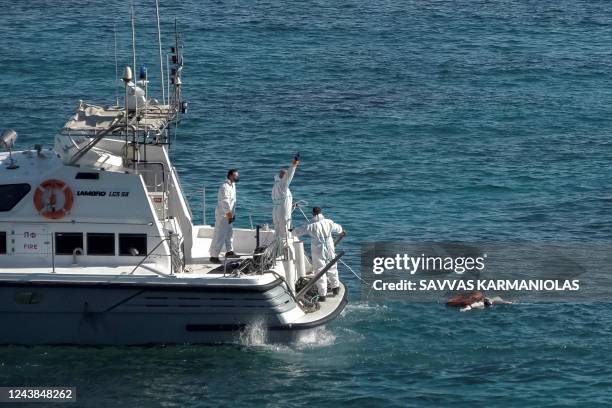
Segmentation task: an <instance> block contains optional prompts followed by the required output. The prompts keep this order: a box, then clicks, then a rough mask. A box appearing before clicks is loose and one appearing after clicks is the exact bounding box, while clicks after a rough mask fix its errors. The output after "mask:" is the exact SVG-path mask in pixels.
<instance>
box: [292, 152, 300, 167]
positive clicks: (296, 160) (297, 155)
mask: <svg viewBox="0 0 612 408" xmlns="http://www.w3.org/2000/svg"><path fill="white" fill-rule="evenodd" d="M298 164H300V153H299V152H298V153H296V154H295V156H294V157H293V165H294V166H297V165H298Z"/></svg>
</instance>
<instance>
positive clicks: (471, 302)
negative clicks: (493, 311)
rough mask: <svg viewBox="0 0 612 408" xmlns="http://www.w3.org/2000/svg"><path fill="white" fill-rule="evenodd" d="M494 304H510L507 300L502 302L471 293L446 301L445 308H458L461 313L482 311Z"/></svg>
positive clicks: (499, 299)
mask: <svg viewBox="0 0 612 408" xmlns="http://www.w3.org/2000/svg"><path fill="white" fill-rule="evenodd" d="M495 303H497V304H511V303H512V302H510V301H509V300H504V299H502V298H501V297H499V296H491V297H488V296H485V295H484V294H483V293H482V292H480V291H476V292H471V293H464V294H462V295H456V296H453V297H452V298H450V299H448V302H446V306H450V307H460V308H461V311H462V312H467V311H469V310H473V309H484V308H486V307H491V306H493V305H494V304H495Z"/></svg>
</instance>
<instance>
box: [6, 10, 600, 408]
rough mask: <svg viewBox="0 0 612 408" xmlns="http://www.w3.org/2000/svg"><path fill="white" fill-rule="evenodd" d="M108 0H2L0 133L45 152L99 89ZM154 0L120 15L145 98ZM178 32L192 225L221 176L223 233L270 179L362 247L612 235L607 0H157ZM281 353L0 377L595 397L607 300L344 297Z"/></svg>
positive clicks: (62, 357) (71, 354)
mask: <svg viewBox="0 0 612 408" xmlns="http://www.w3.org/2000/svg"><path fill="white" fill-rule="evenodd" d="M126 4H127V3H126V2H82V1H81V2H76V1H68V0H63V1H58V2H46V1H42V0H32V1H30V2H16V1H5V0H0V6H1V8H2V13H1V14H0V38H2V40H1V41H2V47H0V58H1V60H2V69H1V70H0V113H1V117H2V124H1V126H2V127H3V128H4V127H12V128H14V129H16V130H17V131H18V132H19V135H20V139H19V142H18V143H19V144H20V146H22V147H26V146H31V145H33V144H34V143H40V142H43V143H46V144H51V143H52V137H53V135H54V134H55V132H56V131H57V130H58V129H59V128H60V127H61V126H62V124H63V123H64V122H65V121H66V119H67V117H68V115H69V114H70V113H71V112H72V110H73V109H74V107H75V106H76V104H77V101H78V100H79V99H85V100H90V101H92V100H93V101H99V102H101V103H105V102H106V103H110V102H111V101H112V100H113V99H114V96H115V92H116V91H115V88H114V86H113V84H114V76H115V65H114V60H113V27H114V26H115V25H116V27H117V35H118V41H119V45H120V49H119V65H120V67H121V66H124V65H126V64H127V63H129V62H130V61H131V54H130V51H131V50H130V42H129V38H130V33H129V15H128V14H129V10H128V9H127V7H128V6H126ZM153 4H154V2H153V1H147V2H144V1H142V0H138V1H136V2H135V8H136V11H137V15H138V18H137V30H138V37H137V43H138V65H140V64H145V65H147V66H148V67H149V70H150V76H151V79H152V82H153V85H152V87H153V89H154V90H155V89H156V87H157V85H156V84H157V82H158V76H157V72H156V67H157V65H158V62H157V60H156V57H155V56H156V52H157V51H156V42H155V41H156V37H155V32H154V21H155V20H154V7H153ZM162 16H163V18H164V20H165V23H164V24H163V31H164V40H165V42H166V43H167V44H169V43H170V41H171V40H172V35H171V33H172V25H173V19H174V17H175V16H176V17H177V18H178V24H179V27H180V29H181V31H182V32H183V35H184V40H185V45H186V49H185V53H186V67H185V71H184V83H185V95H186V98H187V99H188V100H189V101H190V102H191V105H190V111H189V114H188V115H187V116H186V117H185V121H184V122H183V124H182V127H181V128H180V129H179V133H178V136H177V140H176V144H175V148H174V150H173V156H174V159H175V163H176V166H177V167H178V169H179V172H180V174H181V177H182V180H183V185H184V188H185V189H186V191H187V193H188V195H189V198H190V201H191V203H192V208H193V211H194V214H195V215H196V218H197V219H198V221H200V220H201V219H202V215H201V213H202V203H201V189H202V187H207V188H208V189H209V191H210V192H211V194H209V198H211V199H210V200H208V203H207V204H208V208H207V215H208V218H209V221H210V218H211V217H212V206H213V205H214V201H213V200H212V196H213V194H212V192H213V190H214V189H215V188H216V186H217V184H218V183H219V182H220V181H221V180H222V178H223V176H224V173H225V172H226V170H227V168H228V167H238V168H239V169H240V170H241V172H242V181H241V183H240V186H239V220H238V223H239V224H241V225H248V223H249V221H248V215H249V214H251V215H252V216H253V217H254V220H255V222H265V221H266V220H268V219H269V218H270V217H269V211H270V208H269V206H270V203H269V193H270V188H271V183H272V178H273V175H274V173H275V172H276V171H277V169H278V168H279V166H281V165H288V164H289V162H290V160H291V157H292V155H293V153H294V152H295V151H300V152H301V153H302V156H303V162H302V164H303V166H302V167H300V169H299V171H298V174H297V176H296V178H295V181H294V184H293V192H294V196H296V197H297V198H300V199H304V200H307V201H308V202H309V203H310V204H319V205H321V206H323V207H324V208H325V209H326V212H327V214H328V215H330V216H331V217H332V218H334V219H335V220H336V221H338V222H340V223H341V224H343V225H344V227H345V228H346V229H347V230H348V231H349V233H350V235H349V237H347V239H345V242H344V243H343V245H344V247H345V249H346V250H347V252H349V254H348V255H347V262H348V263H349V264H352V265H353V266H355V267H357V268H358V265H359V244H360V243H361V242H362V241H374V240H387V241H389V240H398V239H404V240H416V241H419V240H465V241H478V240H487V241H500V242H507V241H516V242H524V241H576V242H609V241H610V238H612V222H611V219H610V205H611V203H612V188H611V183H610V180H609V175H610V170H611V167H612V150H611V149H610V147H611V145H612V142H611V139H610V136H611V134H612V132H611V126H610V118H612V84H611V81H610V78H611V72H612V71H611V68H612V66H611V63H610V61H612V51H611V50H612V48H611V44H612V11H611V9H610V7H609V4H608V3H607V2H604V1H557V2H547V1H510V0H508V1H503V0H502V1H495V2H493V1H470V2H456V1H420V0H414V1H378V2H366V1H363V0H355V1H348V0H340V1H334V2H325V1H302V2H284V1H256V2H246V1H228V2H220V1H195V0H187V1H183V2H180V4H172V2H170V1H165V0H162ZM341 273H342V275H343V277H344V280H345V282H347V283H348V285H349V287H350V288H351V291H352V295H351V303H350V305H349V306H348V307H347V309H346V311H345V312H344V314H343V315H342V316H341V317H340V318H339V319H337V320H336V321H335V322H334V323H333V324H330V325H329V326H328V327H326V328H325V329H322V330H320V331H319V332H317V333H316V334H314V335H313V336H311V337H309V338H305V339H303V340H302V341H301V342H299V343H297V344H293V345H275V344H267V343H266V342H265V341H264V340H263V339H264V337H265V334H264V333H261V332H260V331H258V330H256V329H255V330H253V331H252V332H250V333H246V334H245V336H244V338H243V339H242V342H241V343H240V344H238V345H231V346H223V347H195V346H180V347H179V346H175V347H153V348H51V347H32V348H23V347H4V348H0V383H2V385H25V384H29V385H36V384H40V385H49V384H59V385H68V384H70V385H75V386H77V387H78V393H79V401H80V405H83V406H119V405H121V406H164V407H171V406H176V407H185V406H194V407H195V406H220V405H221V406H235V405H238V404H239V405H252V406H280V405H291V406H304V407H306V406H338V405H339V404H340V403H344V404H346V405H348V406H355V407H365V406H367V407H370V406H372V407H375V406H407V405H417V406H432V407H439V406H467V405H469V406H476V407H478V406H550V407H557V406H561V405H580V406H582V405H587V404H588V405H590V406H609V405H610V404H611V403H612V394H611V393H610V389H612V368H611V366H612V361H611V358H610V354H611V352H612V342H611V341H610V336H611V330H612V329H611V323H612V321H611V318H610V307H609V306H608V305H574V304H562V305H559V304H553V305H551V304H536V305H532V304H519V305H513V306H500V307H495V308H494V309H493V310H488V311H485V312H477V313H466V314H462V313H457V311H456V310H449V309H446V308H444V307H443V306H440V305H436V304H432V305H414V304H406V303H393V302H389V303H386V304H372V303H367V302H363V301H360V298H359V286H358V285H357V281H356V279H355V278H354V277H352V276H351V275H350V274H349V273H348V272H347V271H346V270H345V269H343V270H342V272H341Z"/></svg>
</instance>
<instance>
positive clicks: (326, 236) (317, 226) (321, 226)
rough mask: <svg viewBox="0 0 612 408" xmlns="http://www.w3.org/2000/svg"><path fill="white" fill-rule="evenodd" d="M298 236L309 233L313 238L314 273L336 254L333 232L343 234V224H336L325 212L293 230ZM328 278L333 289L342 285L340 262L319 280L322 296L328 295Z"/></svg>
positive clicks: (318, 284)
mask: <svg viewBox="0 0 612 408" xmlns="http://www.w3.org/2000/svg"><path fill="white" fill-rule="evenodd" d="M293 233H294V234H295V235H296V236H298V237H299V236H300V235H304V234H308V235H310V237H311V238H312V242H311V244H310V246H311V251H312V268H313V270H314V273H315V274H317V273H318V272H320V271H321V270H322V269H323V268H324V267H325V265H327V264H328V263H329V261H331V260H332V259H334V258H335V256H336V248H335V246H334V238H333V236H332V234H341V233H342V226H341V225H339V224H336V223H335V222H333V221H332V220H328V219H326V218H325V217H323V214H319V215H316V216H314V217H313V218H312V222H311V223H310V224H307V225H304V226H302V227H300V228H297V229H295V230H294V231H293ZM327 279H329V285H330V286H331V288H332V289H334V288H337V287H339V286H340V281H339V280H338V263H335V264H334V265H333V266H332V267H331V268H329V271H327V273H326V274H325V275H323V276H322V277H321V279H319V280H318V281H317V291H318V292H319V295H320V296H326V295H327Z"/></svg>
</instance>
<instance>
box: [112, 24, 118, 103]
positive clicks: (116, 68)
mask: <svg viewBox="0 0 612 408" xmlns="http://www.w3.org/2000/svg"><path fill="white" fill-rule="evenodd" d="M113 34H114V35H115V83H114V84H113V85H114V87H115V102H116V106H119V88H118V87H117V85H118V84H119V66H118V65H117V24H115V25H113Z"/></svg>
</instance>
